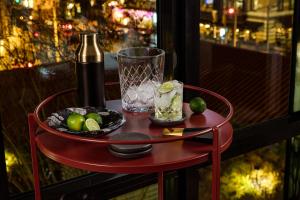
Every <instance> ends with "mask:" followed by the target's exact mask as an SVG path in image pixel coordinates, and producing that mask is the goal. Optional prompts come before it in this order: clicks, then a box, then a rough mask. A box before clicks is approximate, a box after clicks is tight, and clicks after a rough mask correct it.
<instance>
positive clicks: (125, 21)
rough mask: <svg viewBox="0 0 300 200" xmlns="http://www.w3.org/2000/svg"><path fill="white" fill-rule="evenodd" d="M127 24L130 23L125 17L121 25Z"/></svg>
mask: <svg viewBox="0 0 300 200" xmlns="http://www.w3.org/2000/svg"><path fill="white" fill-rule="evenodd" d="M129 22H130V19H129V18H128V17H126V18H124V19H123V20H122V24H123V25H125V26H126V25H128V23H129Z"/></svg>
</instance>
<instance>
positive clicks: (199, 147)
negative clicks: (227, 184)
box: [28, 85, 233, 200]
mask: <svg viewBox="0 0 300 200" xmlns="http://www.w3.org/2000/svg"><path fill="white" fill-rule="evenodd" d="M184 88H185V90H194V91H197V92H204V93H207V94H209V95H212V96H215V97H216V98H218V99H219V100H220V101H222V102H223V103H224V104H226V105H227V106H228V108H229V112H228V114H227V116H226V117H223V116H221V115H220V114H218V113H216V112H214V111H212V110H209V109H207V110H206V111H205V112H204V113H203V114H193V113H192V112H191V110H190V109H189V106H188V104H186V103H184V105H183V110H184V112H185V114H186V120H185V121H184V123H183V124H180V125H177V126H176V127H181V128H185V127H188V128H194V127H211V128H206V129H205V130H202V131H196V132H193V133H191V134H188V135H183V136H163V135H162V130H163V128H164V127H160V126H156V125H153V124H152V123H151V121H150V120H149V113H132V112H125V111H123V110H122V108H121V101H120V100H113V101H108V102H107V107H108V108H110V109H114V110H118V111H120V112H123V114H124V116H125V119H126V122H125V124H124V125H123V126H122V127H120V128H119V129H117V130H116V131H114V132H112V133H110V134H108V135H106V136H103V137H100V138H87V137H80V136H76V135H71V134H67V133H62V132H59V131H57V130H55V129H52V128H50V127H49V126H48V125H47V124H46V122H44V121H43V120H41V119H40V117H39V114H40V112H41V110H42V109H43V108H44V107H45V106H46V105H47V104H48V103H49V102H50V101H53V100H54V99H55V98H56V97H58V96H61V95H64V94H66V93H69V92H71V91H74V89H72V90H66V91H63V92H60V93H57V94H55V95H52V96H50V97H48V98H47V99H45V100H44V101H42V102H41V103H40V104H39V105H38V106H37V108H36V110H35V111H34V113H29V115H28V123H29V134H30V145H31V157H32V168H33V175H34V188H35V198H36V199H38V200H39V199H41V194H40V184H39V173H38V161H37V155H36V149H37V148H38V149H39V150H40V151H41V152H42V153H43V154H44V155H45V156H47V157H49V158H51V159H53V160H54V161H56V162H58V163H61V164H64V165H68V166H71V167H75V168H79V169H83V170H88V171H93V172H102V173H128V174H135V173H153V172H156V173H158V196H159V199H163V172H164V171H169V170H176V169H180V168H184V167H189V166H193V165H196V164H200V163H203V162H206V161H208V160H209V159H210V158H211V159H212V199H213V200H217V199H219V193H220V192H219V190H220V188H219V185H220V157H221V153H222V152H223V151H225V150H226V149H227V148H228V147H229V145H230V144H231V141H232V134H233V129H232V126H231V124H230V123H229V120H230V119H231V117H232V115H233V108H232V105H231V104H230V102H229V101H228V100H226V99H225V98H224V97H222V96H220V95H219V94H216V93H214V92H211V91H208V90H205V89H202V88H198V87H194V86H189V85H185V86H184ZM118 132H142V133H145V134H148V135H150V136H151V140H144V141H138V142H137V141H123V140H122V141H116V140H113V141H112V140H109V136H111V135H112V134H115V133H118ZM208 132H212V133H213V140H212V143H211V144H204V143H199V142H195V141H191V140H188V141H187V140H186V139H189V138H192V137H196V136H199V135H201V134H205V133H208ZM109 144H153V149H152V151H151V153H149V154H147V155H145V156H143V157H140V158H136V159H124V158H118V157H115V156H113V155H112V154H110V152H109V151H108V148H107V147H108V145H109ZM210 154H211V157H210Z"/></svg>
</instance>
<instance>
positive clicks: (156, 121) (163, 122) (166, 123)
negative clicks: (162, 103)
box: [149, 113, 186, 126]
mask: <svg viewBox="0 0 300 200" xmlns="http://www.w3.org/2000/svg"><path fill="white" fill-rule="evenodd" d="M149 119H150V121H151V122H152V123H153V124H155V125H158V126H175V125H178V124H182V123H183V122H184V120H185V119H186V116H185V114H184V113H182V118H181V119H180V120H175V121H172V120H160V119H157V118H155V113H151V114H150V116H149Z"/></svg>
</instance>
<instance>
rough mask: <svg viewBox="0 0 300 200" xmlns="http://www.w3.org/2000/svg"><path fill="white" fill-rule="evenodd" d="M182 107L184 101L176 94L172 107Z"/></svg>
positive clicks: (177, 108) (174, 108)
mask: <svg viewBox="0 0 300 200" xmlns="http://www.w3.org/2000/svg"><path fill="white" fill-rule="evenodd" d="M181 107H182V101H181V97H180V95H178V94H176V95H175V96H174V97H173V99H172V104H171V109H172V110H180V108H181Z"/></svg>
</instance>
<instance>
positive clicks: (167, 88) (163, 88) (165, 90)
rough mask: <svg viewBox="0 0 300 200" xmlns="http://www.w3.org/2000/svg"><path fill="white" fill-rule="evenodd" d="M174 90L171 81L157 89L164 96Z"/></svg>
mask: <svg viewBox="0 0 300 200" xmlns="http://www.w3.org/2000/svg"><path fill="white" fill-rule="evenodd" d="M173 89H174V84H173V83H172V82H171V81H168V82H165V83H163V84H161V85H160V86H159V88H158V91H159V93H161V94H164V93H168V92H171V91H172V90H173Z"/></svg>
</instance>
